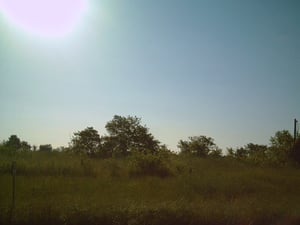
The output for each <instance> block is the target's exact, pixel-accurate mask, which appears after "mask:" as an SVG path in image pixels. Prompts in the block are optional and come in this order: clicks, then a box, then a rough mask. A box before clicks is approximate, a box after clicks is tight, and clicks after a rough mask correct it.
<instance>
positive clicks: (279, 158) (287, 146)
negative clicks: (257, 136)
mask: <svg viewBox="0 0 300 225" xmlns="http://www.w3.org/2000/svg"><path fill="white" fill-rule="evenodd" d="M270 143H271V146H270V148H269V151H268V158H269V160H270V161H272V162H273V163H275V164H285V163H286V162H287V161H288V159H289V155H290V152H291V150H292V147H293V143H294V139H293V136H292V135H291V134H290V132H289V131H287V130H282V131H277V132H276V133H275V135H274V136H273V137H271V138H270Z"/></svg>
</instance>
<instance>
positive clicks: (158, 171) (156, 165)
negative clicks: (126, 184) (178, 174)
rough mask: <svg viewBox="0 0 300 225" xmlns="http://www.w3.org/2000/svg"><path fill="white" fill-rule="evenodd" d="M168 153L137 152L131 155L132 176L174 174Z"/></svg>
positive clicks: (130, 171)
mask: <svg viewBox="0 0 300 225" xmlns="http://www.w3.org/2000/svg"><path fill="white" fill-rule="evenodd" d="M168 157H169V156H168V155H167V154H164V153H153V154H152V153H147V151H140V152H135V153H133V154H132V155H131V160H130V168H129V175H130V176H158V177H168V176H172V175H173V172H172V169H171V165H170V160H169V159H168Z"/></svg>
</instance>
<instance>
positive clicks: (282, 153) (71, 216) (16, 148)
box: [0, 116, 300, 225]
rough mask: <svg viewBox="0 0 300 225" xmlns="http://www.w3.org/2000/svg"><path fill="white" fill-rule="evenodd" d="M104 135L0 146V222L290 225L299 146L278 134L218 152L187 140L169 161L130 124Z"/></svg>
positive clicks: (210, 143)
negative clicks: (64, 143) (61, 144)
mask: <svg viewBox="0 0 300 225" xmlns="http://www.w3.org/2000/svg"><path fill="white" fill-rule="evenodd" d="M106 129H107V131H108V134H107V135H103V136H100V135H99V134H98V131H96V130H95V129H94V128H93V127H87V128H86V129H84V130H82V131H78V132H76V133H74V136H73V137H72V140H71V143H70V146H69V147H68V148H60V149H52V146H51V145H50V144H47V145H40V146H39V149H36V147H33V148H32V149H33V151H31V150H30V148H29V147H28V146H30V145H29V144H28V143H27V142H25V141H21V140H20V139H19V138H18V137H17V135H11V136H10V137H9V138H8V140H7V141H3V143H2V144H0V185H1V191H0V200H1V201H0V225H2V224H14V225H19V224H20V225H21V224H22V225H24V224H25V225H26V224H31V225H35V224H36V225H40V224H46V225H48V224H55V225H67V224H72V225H81V224H91V225H93V224H104V225H105V224H131V225H134V224H151V225H160V224H182V225H184V224H203V225H206V224H209V225H214V224H230V225H241V224H243V225H250V224H251V225H264V224H283V225H285V224H287V225H297V224H300V215H299V212H300V204H299V202H300V189H299V186H300V170H299V162H300V157H299V155H300V147H299V146H300V140H299V138H297V139H296V142H294V139H293V138H292V136H291V135H290V133H289V132H288V131H279V132H276V133H275V135H274V136H273V137H271V138H270V145H269V146H267V145H257V144H253V143H249V144H246V145H245V146H244V147H240V148H237V149H232V148H231V149H228V151H227V154H222V151H221V149H220V148H219V147H218V146H217V145H216V144H215V143H214V139H213V138H211V137H206V136H203V135H201V136H196V137H191V138H189V140H188V141H183V140H180V141H179V144H178V147H179V149H180V153H179V154H175V153H173V152H171V151H170V150H169V149H168V148H167V147H166V146H165V145H161V144H160V143H159V141H157V140H156V139H155V138H154V137H153V135H152V134H151V133H150V132H149V130H148V128H146V126H142V125H141V120H140V119H139V118H137V117H130V116H129V117H121V116H115V117H114V118H113V120H111V121H110V122H108V123H107V125H106ZM13 161H16V171H17V172H16V174H17V176H16V202H15V207H13V205H12V162H13Z"/></svg>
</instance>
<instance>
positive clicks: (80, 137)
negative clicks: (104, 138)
mask: <svg viewBox="0 0 300 225" xmlns="http://www.w3.org/2000/svg"><path fill="white" fill-rule="evenodd" d="M100 145H101V138H100V135H99V134H98V131H97V130H95V129H94V128H93V127H87V128H86V129H84V130H82V131H78V132H76V133H74V137H73V138H72V140H71V148H72V150H73V151H74V152H76V153H85V154H87V155H89V156H95V155H96V153H97V152H98V151H99V148H100Z"/></svg>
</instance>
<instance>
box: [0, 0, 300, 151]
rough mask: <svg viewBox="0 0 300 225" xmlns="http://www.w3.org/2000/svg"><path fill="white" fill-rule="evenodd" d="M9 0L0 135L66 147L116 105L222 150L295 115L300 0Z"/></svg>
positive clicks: (163, 134) (262, 137)
mask: <svg viewBox="0 0 300 225" xmlns="http://www.w3.org/2000/svg"><path fill="white" fill-rule="evenodd" d="M7 1H8V0H0V140H5V139H8V137H9V136H10V135H11V134H17V135H18V136H19V137H20V138H21V139H22V140H26V141H28V142H29V143H30V144H35V145H40V144H48V143H49V144H50V143H51V144H52V145H53V146H67V145H68V142H69V141H70V138H71V136H72V134H73V132H76V131H78V130H82V129H84V128H86V127H87V126H93V127H94V128H96V129H97V130H98V131H99V133H100V134H101V135H103V134H105V124H106V122H107V121H109V120H111V119H112V118H113V116H114V115H115V114H117V115H122V116H127V115H136V116H138V117H141V118H142V123H143V124H146V125H147V127H149V128H150V132H151V133H152V134H153V135H154V136H155V137H156V138H157V139H159V140H160V141H161V142H162V143H165V144H167V145H168V146H169V147H170V148H171V149H172V150H176V145H177V143H178V141H179V140H180V139H187V138H188V137H189V136H194V135H207V136H211V137H213V138H214V139H215V142H216V143H217V145H219V146H220V147H222V148H223V149H225V148H226V147H237V146H243V145H245V144H247V143H249V142H253V143H257V144H268V143H269V138H270V136H272V135H274V133H275V132H276V131H278V130H282V129H288V130H290V131H292V128H293V127H292V126H293V119H294V118H295V117H298V119H299V120H300V101H299V100H300V91H299V87H300V13H299V12H300V1H298V0H253V1H246V0H245V1H242V0H204V1H203V0H93V1H91V0H90V1H88V0H87V2H85V3H87V4H85V7H83V8H80V7H79V6H78V5H77V8H76V7H75V6H71V5H69V6H68V5H67V4H72V1H70V0H64V1H66V5H63V4H60V5H59V8H57V6H56V5H53V7H52V8H51V10H52V12H53V13H45V12H42V13H39V14H38V13H37V14H34V15H36V16H37V15H39V16H41V17H42V16H43V15H46V16H48V17H45V18H40V19H38V20H34V19H33V20H32V21H30V20H29V19H28V20H26V21H25V19H24V18H25V17H26V15H27V16H28V15H32V12H39V10H37V7H41V5H35V4H33V2H34V0H30V1H28V5H27V7H23V8H21V9H22V10H23V13H24V15H25V16H24V15H23V14H22V16H23V17H21V16H19V17H18V13H17V12H15V14H13V15H14V17H12V16H11V15H12V14H9V13H11V12H9V11H7V9H6V8H5V7H4V6H3V3H5V2H7ZM9 1H11V0H9ZM22 1H23V2H27V1H25V0H22ZM44 1H45V2H46V0H44ZM79 1H80V0H78V1H77V2H79ZM1 2H2V6H1ZM53 2H55V1H53ZM56 2H63V0H61V1H56ZM73 2H76V1H73ZM83 2H84V0H82V1H81V4H83ZM55 7H56V8H55ZM42 8H43V7H42ZM44 8H45V7H44ZM27 10H28V11H27ZM32 10H33V11H32ZM56 10H57V11H56ZM72 10H73V11H72ZM56 12H57V14H56ZM58 12H59V13H58ZM64 13H65V14H64ZM53 15H55V16H53ZM63 15H66V16H69V17H68V20H67V19H66V20H64V18H63V17H64V16H63ZM59 16H61V17H59ZM58 18H59V20H58ZM31 19H32V17H31ZM46 20H47V22H46ZM28 21H29V22H28ZM36 21H39V22H40V23H39V24H38V25H39V26H38V25H36V24H35V22H36ZM49 21H50V22H49ZM51 21H53V23H52V22H51ZM55 21H56V24H55ZM57 21H58V22H57ZM66 21H67V22H66ZM23 22H24V23H23ZM25 22H26V23H25ZM60 22H61V24H62V23H63V22H66V23H63V24H64V25H65V26H66V27H64V28H61V29H65V31H66V32H64V30H60V31H59V32H61V33H59V35H57V33H58V32H57V30H55V29H54V28H56V27H58V26H59V24H60ZM30 23H31V24H30ZM43 23H45V24H43ZM41 25H42V26H41ZM53 27H54V28H53ZM41 28H45V29H44V30H43V29H41ZM48 28H49V29H48ZM38 29H40V30H38ZM47 29H48V30H47ZM51 29H52V30H51ZM51 32H52V33H51Z"/></svg>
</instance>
